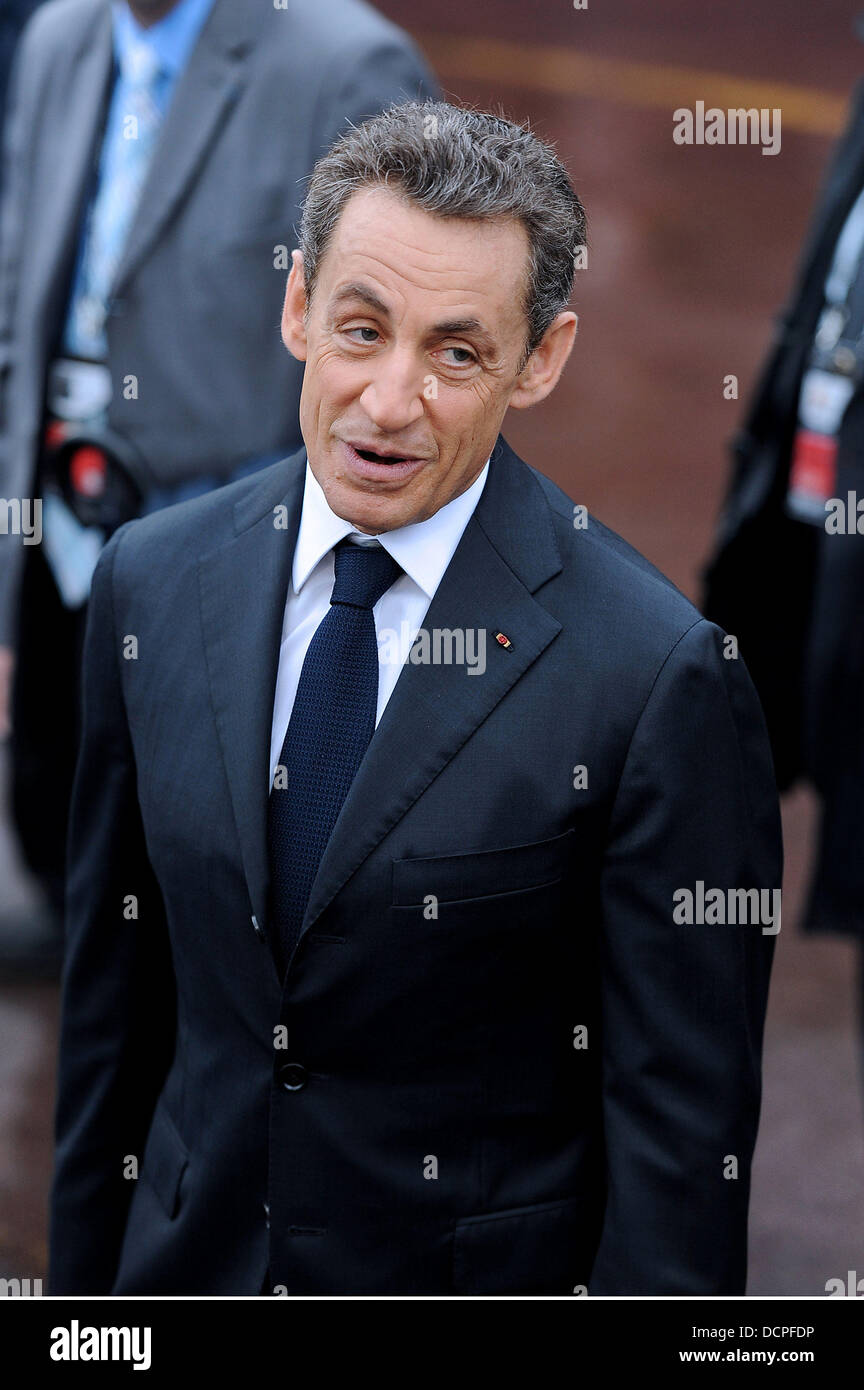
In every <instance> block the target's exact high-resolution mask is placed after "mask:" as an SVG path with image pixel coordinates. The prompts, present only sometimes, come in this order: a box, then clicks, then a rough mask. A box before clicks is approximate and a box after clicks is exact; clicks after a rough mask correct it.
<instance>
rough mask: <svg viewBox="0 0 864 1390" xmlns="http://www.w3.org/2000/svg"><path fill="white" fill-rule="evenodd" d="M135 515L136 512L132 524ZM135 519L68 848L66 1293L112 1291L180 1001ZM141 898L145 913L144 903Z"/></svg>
mask: <svg viewBox="0 0 864 1390" xmlns="http://www.w3.org/2000/svg"><path fill="white" fill-rule="evenodd" d="M131 524H134V523H131ZM126 530H127V527H126V526H124V527H121V529H120V531H118V532H117V533H116V534H115V536H114V537H113V538H112V540H111V541H109V543H108V545H107V546H106V548H105V549H104V551H103V552H102V555H101V556H100V559H99V563H98V565H97V567H96V571H95V574H94V577H93V586H92V594H91V599H90V608H89V612H88V616H87V631H86V637H85V645H84V664H83V722H82V738H81V745H80V752H79V758H78V764H77V769H76V774H75V783H74V788H73V794H72V807H71V819H70V829H69V842H68V861H67V875H68V876H67V897H66V960H65V966H64V976H63V999H62V1021H61V1035H60V1057H59V1077H58V1097H57V1109H56V1146H57V1147H56V1162H55V1173H54V1181H53V1189H52V1197H51V1242H50V1245H51V1249H50V1270H49V1285H50V1291H51V1293H52V1294H106V1293H109V1292H110V1290H111V1286H112V1284H113V1281H114V1276H115V1273H116V1268H117V1261H118V1255H119V1252H120V1247H121V1243H122V1239H123V1232H124V1227H125V1223H126V1216H127V1212H128V1208H129V1203H130V1200H131V1197H132V1192H133V1189H134V1185H135V1179H134V1178H132V1177H129V1176H125V1175H124V1168H126V1167H127V1166H131V1165H128V1159H129V1156H135V1157H136V1158H137V1159H138V1160H139V1161H140V1159H141V1156H142V1154H143V1146H144V1141H145V1138H146V1135H147V1131H148V1128H149V1124H150V1119H151V1117H152V1112H153V1107H154V1105H155V1101H156V1098H157V1096H158V1093H159V1090H160V1089H161V1085H162V1082H163V1080H164V1076H165V1073H166V1070H167V1067H168V1064H169V1062H170V1058H171V1055H172V1052H173V1042H174V1032H175V1018H176V1003H175V996H174V984H173V970H172V966H171V957H170V950H169V946H168V939H167V930H166V922H165V914H164V907H163V903H162V897H161V893H160V891H159V887H158V884H157V882H156V879H155V875H154V873H153V870H152V867H151V865H150V862H149V860H148V857H147V850H146V845H145V840H144V832H143V828H142V824H141V818H140V813H139V807H138V799H137V794H136V769H135V761H134V757H133V750H132V745H131V742H130V738H129V730H128V727H127V722H126V715H125V709H124V702H123V694H122V684H121V675H120V669H121V668H120V663H121V662H122V661H123V659H124V657H123V639H124V636H126V634H124V633H123V632H119V631H117V630H116V628H115V624H114V613H113V582H114V568H115V564H116V557H117V553H118V547H119V545H120V543H121V541H122V537H123V533H124V532H125V531H126ZM131 899H135V900H137V918H136V917H135V916H133V915H131V914H132V913H133V912H134V910H135V909H134V904H132V903H131V901H130V900H131Z"/></svg>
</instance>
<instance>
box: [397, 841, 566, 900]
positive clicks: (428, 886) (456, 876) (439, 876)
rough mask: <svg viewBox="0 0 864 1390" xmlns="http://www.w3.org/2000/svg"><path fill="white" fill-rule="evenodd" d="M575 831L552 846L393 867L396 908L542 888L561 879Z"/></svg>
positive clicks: (436, 857) (548, 843) (405, 861)
mask: <svg viewBox="0 0 864 1390" xmlns="http://www.w3.org/2000/svg"><path fill="white" fill-rule="evenodd" d="M574 833H575V832H574V831H573V830H572V829H570V830H565V831H564V833H563V835H555V836H554V837H553V838H552V839H551V840H538V841H536V843H532V844H528V845H509V846H507V847H505V848H503V849H484V850H477V851H475V852H473V853H472V852H470V851H469V852H468V853H467V854H445V855H433V856H430V857H428V858H422V859H396V860H394V861H393V906H394V907H411V906H413V905H414V904H418V903H422V902H423V900H424V898H426V897H427V896H428V895H429V894H430V893H431V894H434V895H435V897H436V898H438V900H439V901H440V902H453V901H456V900H457V899H460V898H477V897H484V896H486V895H491V894H495V893H513V892H517V891H518V890H519V889H522V888H539V887H541V886H542V885H543V884H544V883H554V882H555V881H556V879H559V878H561V877H562V876H563V874H564V873H565V871H566V868H567V864H568V856H569V854H570V852H571V851H572V842H573V835H574Z"/></svg>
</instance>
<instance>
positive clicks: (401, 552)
mask: <svg viewBox="0 0 864 1390" xmlns="http://www.w3.org/2000/svg"><path fill="white" fill-rule="evenodd" d="M488 473H489V460H488V459H487V460H486V463H485V464H484V466H483V469H482V471H481V472H480V474H479V475H478V476H477V477H476V478H475V479H474V482H473V483H472V484H471V486H470V487H469V488H466V490H465V491H464V492H462V493H460V494H459V496H458V497H454V498H453V500H452V501H450V502H447V503H446V504H445V506H443V507H440V508H439V510H438V511H437V512H435V514H434V516H430V517H427V519H426V520H425V521H415V522H413V523H412V524H411V525H410V526H400V527H398V528H397V529H396V530H395V531H382V532H381V533H380V534H379V535H378V536H377V537H376V539H377V540H379V541H380V542H381V545H382V546H383V547H384V549H385V550H386V551H388V552H389V553H390V554H391V555H392V556H393V559H394V560H395V561H396V562H397V564H399V565H401V567H402V569H403V570H404V571H405V573H406V574H407V575H409V576H410V578H411V579H413V580H414V583H415V584H417V585H418V586H419V587H420V588H421V589H422V590H423V592H424V594H426V595H427V597H428V598H430V599H431V598H434V596H435V591H436V589H437V588H438V585H439V584H440V583H441V579H442V577H443V574H444V571H445V570H446V568H447V566H448V565H449V563H450V561H451V560H452V558H453V552H454V551H455V549H456V547H457V545H458V544H459V542H460V540H461V539H462V533H463V531H464V530H465V527H466V526H467V525H468V522H469V521H470V519H471V516H472V514H473V512H474V508H475V507H476V506H477V503H478V502H479V501H480V494H481V493H482V491H483V488H484V486H485V483H486V478H487V476H488ZM345 536H354V537H356V538H357V539H358V540H360V541H364V540H368V539H369V537H368V536H365V535H364V534H363V533H361V532H359V531H355V529H354V527H353V526H352V525H351V522H350V521H346V520H345V519H344V518H343V517H341V516H337V515H336V513H335V512H334V511H331V509H330V505H329V503H328V501H327V498H326V497H325V496H324V492H323V490H322V488H321V484H320V483H319V482H318V479H317V478H316V477H315V474H314V473H313V472H312V469H311V468H310V466H309V463H308V461H307V463H306V481H305V486H304V489H303V510H302V513H301V516H300V530H299V533H298V536H297V544H296V546H295V548H294V567H293V570H292V575H291V581H292V585H293V588H294V592H295V594H299V592H300V590H301V589H302V587H303V585H304V584H305V583H306V580H307V579H308V578H309V575H310V574H311V573H312V571H313V569H314V568H315V566H316V565H317V564H318V562H319V561H320V560H321V559H323V557H324V556H325V555H326V554H327V553H328V552H329V551H330V550H332V549H333V547H334V545H336V544H337V543H338V542H339V541H341V540H342V539H343V538H344V537H345Z"/></svg>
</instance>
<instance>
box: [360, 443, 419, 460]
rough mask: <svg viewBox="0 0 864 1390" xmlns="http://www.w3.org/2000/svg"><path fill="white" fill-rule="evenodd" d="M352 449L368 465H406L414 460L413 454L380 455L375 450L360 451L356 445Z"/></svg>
mask: <svg viewBox="0 0 864 1390" xmlns="http://www.w3.org/2000/svg"><path fill="white" fill-rule="evenodd" d="M351 447H352V449H353V450H354V452H355V454H359V455H360V457H361V459H365V460H366V462H367V463H406V462H407V461H408V460H409V459H413V455H411V454H379V453H377V452H376V450H375V449H358V448H357V446H356V445H354V444H352V446H351Z"/></svg>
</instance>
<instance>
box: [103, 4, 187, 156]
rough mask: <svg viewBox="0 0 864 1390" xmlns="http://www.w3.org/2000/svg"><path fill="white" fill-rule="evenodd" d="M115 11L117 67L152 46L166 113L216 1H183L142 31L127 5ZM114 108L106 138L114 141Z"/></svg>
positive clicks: (159, 99) (159, 95)
mask: <svg viewBox="0 0 864 1390" xmlns="http://www.w3.org/2000/svg"><path fill="white" fill-rule="evenodd" d="M112 8H113V11H114V56H115V58H116V60H117V66H118V67H121V68H122V66H123V59H124V57H125V55H126V54H127V53H128V52H129V50H130V49H131V48H132V47H133V46H134V45H136V44H139V43H146V44H149V46H150V47H151V48H152V49H153V51H154V53H155V54H156V56H157V57H158V59H159V66H160V68H162V70H163V73H164V76H163V78H162V81H161V82H160V89H161V90H160V91H159V92H158V93H157V100H158V101H159V104H160V106H161V107H162V110H163V112H164V111H166V110H167V109H168V102H169V101H170V99H171V94H172V92H173V90H174V84H175V83H176V81H177V78H178V77H179V76H180V74H181V73H182V71H183V69H184V68H185V66H186V64H187V62H188V60H189V55H190V53H191V52H192V49H193V48H194V47H195V44H196V43H197V42H198V35H199V34H200V33H201V30H202V28H203V27H204V22H205V20H206V19H207V16H208V15H209V13H210V11H211V10H212V8H213V0H180V3H179V4H178V5H175V6H174V9H173V10H171V11H170V12H169V13H168V14H166V16H165V18H164V19H160V20H158V22H157V23H156V24H151V25H150V28H149V29H144V28H142V27H141V25H140V24H139V23H138V21H137V19H136V18H135V16H134V15H133V14H132V11H131V10H130V9H129V6H128V5H127V4H125V3H119V0H118V3H115V4H114V6H113V7H112ZM115 95H116V94H115ZM111 105H112V110H111V114H110V115H109V117H108V125H107V126H106V138H107V137H110V135H111V133H112V128H111V116H115V117H116V116H117V115H118V113H117V111H116V110H115V109H114V108H115V107H116V105H117V103H116V101H112V104H111Z"/></svg>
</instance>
